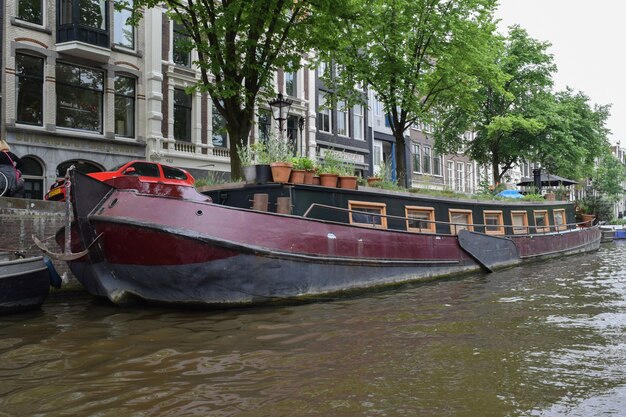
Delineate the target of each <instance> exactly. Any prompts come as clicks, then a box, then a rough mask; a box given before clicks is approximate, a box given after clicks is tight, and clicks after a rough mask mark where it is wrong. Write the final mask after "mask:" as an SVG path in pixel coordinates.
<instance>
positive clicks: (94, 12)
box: [78, 0, 107, 30]
mask: <svg viewBox="0 0 626 417" xmlns="http://www.w3.org/2000/svg"><path fill="white" fill-rule="evenodd" d="M78 4H79V7H80V23H81V24H82V25H84V26H88V27H91V28H96V29H101V30H106V5H107V2H106V1H105V0H78Z"/></svg>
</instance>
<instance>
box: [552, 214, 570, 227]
mask: <svg viewBox="0 0 626 417" xmlns="http://www.w3.org/2000/svg"><path fill="white" fill-rule="evenodd" d="M565 219H566V217H565V209H556V210H554V225H555V226H556V230H565V229H567V226H566V224H567V222H566V221H565Z"/></svg>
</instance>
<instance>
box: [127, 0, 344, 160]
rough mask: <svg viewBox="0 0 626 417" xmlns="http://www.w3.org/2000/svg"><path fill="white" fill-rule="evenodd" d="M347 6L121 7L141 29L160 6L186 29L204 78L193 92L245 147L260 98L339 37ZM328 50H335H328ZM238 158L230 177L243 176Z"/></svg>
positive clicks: (234, 0)
mask: <svg viewBox="0 0 626 417" xmlns="http://www.w3.org/2000/svg"><path fill="white" fill-rule="evenodd" d="M350 3H351V2H350V1H348V0H332V1H331V0H315V1H310V0H301V1H284V0H229V1H225V0H202V1H184V2H181V1H178V0H165V1H161V0H158V1H157V0H134V1H130V0H121V1H116V2H115V7H116V8H117V9H118V10H119V9H122V8H128V9H130V10H132V11H133V18H132V21H133V23H135V24H137V23H138V21H139V20H140V19H141V17H142V15H143V12H144V10H145V9H146V8H157V10H158V11H159V12H160V10H161V7H163V9H164V10H165V12H166V14H167V16H168V17H169V18H170V19H171V20H173V21H174V22H177V23H179V24H181V25H182V26H183V27H184V29H185V32H186V34H187V35H188V37H187V40H186V41H185V42H182V43H180V45H182V46H183V47H186V48H187V49H189V50H190V49H192V48H193V49H194V50H195V51H196V52H197V54H196V56H197V60H196V61H194V62H193V65H194V67H197V68H199V69H200V72H201V76H200V77H199V78H198V81H197V83H196V84H195V85H194V86H193V87H192V89H195V90H197V91H199V92H201V93H209V94H210V96H211V99H212V101H213V105H214V106H215V108H216V109H217V112H219V114H221V115H222V116H223V117H224V119H225V120H226V127H227V130H228V134H229V139H230V143H231V145H232V148H236V147H237V146H242V145H246V144H247V143H248V137H249V135H250V129H251V128H252V126H253V122H254V117H255V109H256V107H257V106H256V105H257V102H258V101H260V100H261V99H266V97H261V96H260V92H261V91H272V89H271V84H272V82H273V76H274V74H275V73H276V71H277V70H279V69H281V68H282V69H285V70H286V71H294V70H296V69H298V68H299V67H301V66H302V63H303V60H302V56H303V55H304V54H306V53H309V51H310V50H312V49H317V48H318V47H319V46H323V45H326V44H327V41H328V40H329V39H333V38H337V35H336V34H333V33H332V30H333V29H334V28H335V26H333V25H330V24H328V21H330V22H332V21H334V20H335V19H334V15H335V14H336V13H338V12H343V11H344V10H346V9H348V6H349V5H350ZM329 45H330V44H329ZM240 165H241V164H240V161H239V158H238V155H237V154H236V153H234V152H233V153H232V154H231V172H239V171H240Z"/></svg>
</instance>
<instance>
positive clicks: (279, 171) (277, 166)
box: [270, 162, 293, 183]
mask: <svg viewBox="0 0 626 417" xmlns="http://www.w3.org/2000/svg"><path fill="white" fill-rule="evenodd" d="M292 166H293V165H292V164H291V162H272V163H271V164H270V167H271V168H272V178H273V180H274V182H283V183H284V182H289V175H291V167H292Z"/></svg>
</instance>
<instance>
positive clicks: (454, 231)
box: [448, 209, 474, 235]
mask: <svg viewBox="0 0 626 417" xmlns="http://www.w3.org/2000/svg"><path fill="white" fill-rule="evenodd" d="M454 213H461V214H467V216H468V218H467V220H468V222H467V223H466V226H467V227H466V229H467V230H470V231H473V230H474V214H473V213H472V210H463V209H448V219H449V221H450V234H453V235H457V234H458V230H459V229H458V228H457V225H456V224H453V223H454V222H453V221H452V214H454Z"/></svg>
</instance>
